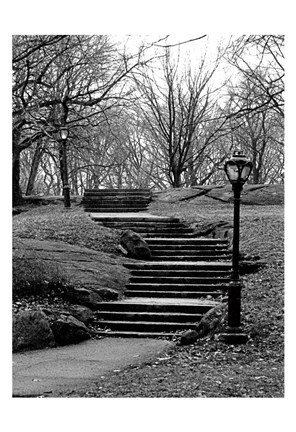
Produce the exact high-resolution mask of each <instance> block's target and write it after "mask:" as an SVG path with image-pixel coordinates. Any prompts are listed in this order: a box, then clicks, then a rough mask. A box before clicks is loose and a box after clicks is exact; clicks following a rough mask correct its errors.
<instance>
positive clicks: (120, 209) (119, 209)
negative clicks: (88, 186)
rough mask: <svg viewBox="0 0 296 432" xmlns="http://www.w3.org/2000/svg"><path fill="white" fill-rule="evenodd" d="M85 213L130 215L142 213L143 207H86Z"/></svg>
mask: <svg viewBox="0 0 296 432" xmlns="http://www.w3.org/2000/svg"><path fill="white" fill-rule="evenodd" d="M85 211H86V212H89V213H128V212H141V211H143V207H138V208H136V207H133V208H131V207H130V208H125V207H124V208H123V207H116V208H115V207H110V208H109V207H104V208H103V207H85Z"/></svg>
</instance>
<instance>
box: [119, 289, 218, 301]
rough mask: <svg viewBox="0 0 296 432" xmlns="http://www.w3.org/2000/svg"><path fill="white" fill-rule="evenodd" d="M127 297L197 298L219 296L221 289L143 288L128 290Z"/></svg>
mask: <svg viewBox="0 0 296 432" xmlns="http://www.w3.org/2000/svg"><path fill="white" fill-rule="evenodd" d="M124 294H125V296H127V297H164V298H172V297H173V298H188V299H189V298H195V299H199V298H202V297H206V298H207V297H218V296H220V295H221V292H220V291H152V290H151V291H148V290H147V291H141V290H138V291H136V290H126V291H125V293H124Z"/></svg>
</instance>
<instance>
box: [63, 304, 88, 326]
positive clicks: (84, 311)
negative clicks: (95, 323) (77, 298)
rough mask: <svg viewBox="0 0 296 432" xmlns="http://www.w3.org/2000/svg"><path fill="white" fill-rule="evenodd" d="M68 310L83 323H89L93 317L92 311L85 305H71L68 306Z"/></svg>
mask: <svg viewBox="0 0 296 432" xmlns="http://www.w3.org/2000/svg"><path fill="white" fill-rule="evenodd" d="M69 310H70V312H71V314H72V315H73V316H74V318H76V319H78V321H81V322H83V323H84V324H87V323H89V322H90V321H91V320H92V319H93V312H92V311H91V309H89V308H88V307H86V306H81V305H73V306H70V308H69Z"/></svg>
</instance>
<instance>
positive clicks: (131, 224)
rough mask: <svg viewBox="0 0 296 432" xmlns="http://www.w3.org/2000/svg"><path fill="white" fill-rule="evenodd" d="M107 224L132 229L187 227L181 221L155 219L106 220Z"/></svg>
mask: <svg viewBox="0 0 296 432" xmlns="http://www.w3.org/2000/svg"><path fill="white" fill-rule="evenodd" d="M104 223H105V225H108V226H114V227H118V226H125V227H129V228H131V229H136V228H158V227H162V228H171V227H173V228H187V227H186V226H185V225H184V224H181V223H180V222H166V221H164V222H163V221H160V222H155V221H152V222H150V221H148V220H146V221H134V222H133V221H123V220H121V221H115V220H112V221H107V220H106V221H104Z"/></svg>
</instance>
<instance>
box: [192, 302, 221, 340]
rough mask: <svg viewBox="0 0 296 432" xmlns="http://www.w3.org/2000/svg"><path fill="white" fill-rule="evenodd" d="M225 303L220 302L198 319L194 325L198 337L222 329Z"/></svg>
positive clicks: (210, 334)
mask: <svg viewBox="0 0 296 432" xmlns="http://www.w3.org/2000/svg"><path fill="white" fill-rule="evenodd" d="M226 315H227V304H226V303H221V304H220V305H218V306H215V307H213V308H212V309H210V310H209V311H208V312H207V313H206V314H205V315H204V316H203V317H202V319H201V320H200V322H199V323H198V325H197V327H196V331H197V333H198V336H199V337H204V336H208V335H209V336H213V335H214V333H216V332H219V331H220V330H221V329H222V326H223V325H224V323H225V321H226Z"/></svg>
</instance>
